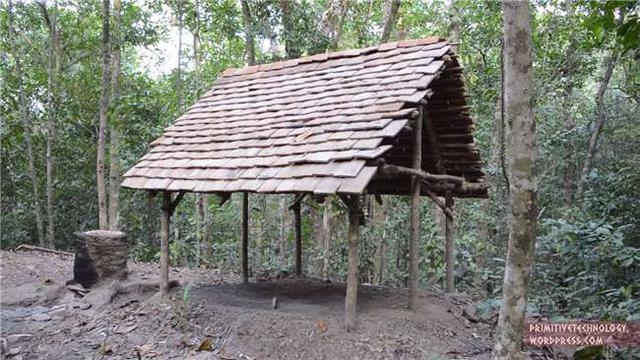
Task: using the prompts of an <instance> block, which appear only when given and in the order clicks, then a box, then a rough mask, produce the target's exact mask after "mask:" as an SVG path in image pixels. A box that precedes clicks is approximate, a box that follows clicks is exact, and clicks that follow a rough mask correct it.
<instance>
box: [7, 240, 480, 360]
mask: <svg viewBox="0 0 640 360" xmlns="http://www.w3.org/2000/svg"><path fill="white" fill-rule="evenodd" d="M0 260H1V261H0V264H1V265H0V274H1V275H0V276H1V278H0V284H1V286H2V296H1V298H0V301H1V303H2V308H1V317H2V330H1V335H0V336H1V337H2V338H3V339H4V341H3V344H4V346H5V356H7V357H13V358H23V359H38V358H42V359H45V358H46V359H87V358H88V359H94V358H102V357H103V356H104V358H105V359H152V358H155V359H184V358H193V359H442V358H445V359H446V358H474V359H480V358H488V355H489V352H490V345H491V339H490V338H489V334H490V330H491V329H490V328H489V327H487V326H486V325H478V324H471V323H469V322H468V321H467V320H466V319H465V318H464V317H462V316H461V313H462V309H463V308H464V306H465V305H466V303H467V302H466V301H464V300H461V299H460V298H450V299H445V297H444V296H443V295H441V294H436V293H429V292H423V293H422V294H421V295H420V300H419V307H418V310H417V311H416V312H410V311H408V310H406V309H405V308H406V299H407V296H406V292H405V291H403V290H394V289H387V288H382V287H373V286H366V285H363V286H361V288H360V292H359V299H358V301H359V317H358V331H356V332H353V333H348V332H346V331H345V330H344V326H343V313H344V293H345V287H344V284H341V283H325V282H323V281H320V280H315V279H308V278H295V277H289V278H284V279H270V280H266V281H256V282H252V283H251V284H249V285H242V284H240V282H239V278H238V277H237V276H236V275H234V274H221V273H218V272H216V271H211V270H209V271H206V270H202V269H196V270H193V269H174V270H172V273H171V278H172V279H177V280H179V281H180V284H181V286H179V287H176V288H174V289H173V290H172V291H171V293H170V295H169V296H168V297H166V298H160V297H158V296H157V295H156V292H155V290H154V284H155V283H157V279H156V275H157V274H158V269H157V266H155V265H153V264H136V263H132V264H130V265H129V268H130V270H131V275H130V280H128V282H127V283H121V284H108V285H105V286H103V287H101V288H99V289H95V290H92V291H91V292H89V294H88V295H86V296H85V297H84V298H81V297H79V295H77V294H76V293H75V292H72V291H69V290H68V289H66V288H65V287H64V283H65V282H66V281H67V280H68V279H70V278H71V277H72V261H73V259H72V258H71V257H64V256H59V255H51V254H40V253H14V252H2V253H0ZM132 284H133V285H132ZM134 285H135V286H134ZM114 286H115V287H117V288H120V289H125V290H124V291H120V292H115V293H114V292H113V289H114ZM136 286H137V287H136ZM104 294H107V295H109V296H112V295H113V294H115V296H113V297H114V298H113V299H111V298H110V299H109V300H110V301H105V300H104Z"/></svg>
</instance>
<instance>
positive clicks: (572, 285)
mask: <svg viewBox="0 0 640 360" xmlns="http://www.w3.org/2000/svg"><path fill="white" fill-rule="evenodd" d="M629 229H630V226H617V227H615V226H612V225H610V224H607V223H603V222H601V221H586V222H568V221H565V220H547V221H545V222H543V224H542V229H541V235H540V237H539V238H538V247H537V261H536V269H535V277H534V279H535V280H534V286H533V288H534V289H535V291H534V292H533V294H534V295H533V302H534V303H537V304H538V305H539V306H540V307H541V308H542V309H544V311H545V312H546V313H548V314H553V315H560V316H564V317H567V318H591V319H608V320H612V321H629V320H630V319H631V317H632V316H636V314H637V313H638V311H640V301H638V299H639V297H638V296H639V295H640V287H638V286H637V284H639V283H640V282H639V281H638V280H640V277H639V276H638V272H637V269H638V268H639V267H640V249H638V248H635V247H632V246H628V245H625V235H626V234H627V233H628V231H629ZM550 264H553V265H554V266H550Z"/></svg>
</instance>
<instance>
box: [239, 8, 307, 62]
mask: <svg viewBox="0 0 640 360" xmlns="http://www.w3.org/2000/svg"><path fill="white" fill-rule="evenodd" d="M292 5H293V6H295V5H296V4H295V3H294V2H291V1H289V0H280V11H281V12H282V13H281V14H282V26H283V27H284V48H285V52H286V53H287V59H297V58H299V57H300V55H301V53H300V49H298V48H297V47H296V46H294V42H293V41H291V36H292V35H293V34H295V28H294V25H295V19H292V18H291V9H290V8H289V7H290V6H292ZM243 14H244V10H243Z"/></svg>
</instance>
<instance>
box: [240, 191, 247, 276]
mask: <svg viewBox="0 0 640 360" xmlns="http://www.w3.org/2000/svg"><path fill="white" fill-rule="evenodd" d="M240 237H241V238H242V250H241V252H242V282H243V283H244V284H248V283H249V193H247V192H243V193H242V228H241V234H240Z"/></svg>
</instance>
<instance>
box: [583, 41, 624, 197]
mask: <svg viewBox="0 0 640 360" xmlns="http://www.w3.org/2000/svg"><path fill="white" fill-rule="evenodd" d="M616 60H617V59H616V55H615V54H613V53H612V54H609V56H607V58H606V60H605V64H604V74H603V76H602V80H601V81H600V85H599V86H598V92H597V93H596V105H597V111H598V118H597V119H596V122H595V123H594V125H593V131H592V132H591V138H589V148H588V149H587V157H586V158H585V159H584V165H583V166H582V172H581V173H580V174H581V175H580V182H579V184H578V191H577V193H578V196H581V195H582V191H583V190H584V183H585V182H586V179H587V176H589V173H590V172H591V167H592V164H593V158H594V157H595V155H596V151H597V149H598V139H599V138H600V132H602V127H603V126H604V123H605V122H606V121H607V118H608V114H607V107H606V104H605V101H604V96H605V93H606V91H607V88H608V87H609V80H611V75H613V70H614V68H615V66H616Z"/></svg>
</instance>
